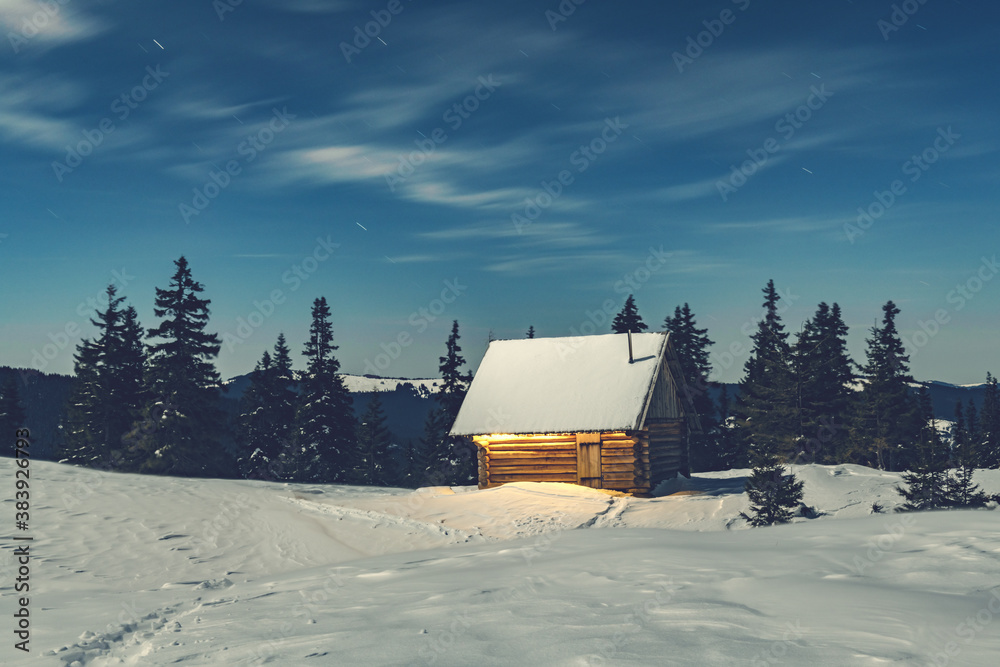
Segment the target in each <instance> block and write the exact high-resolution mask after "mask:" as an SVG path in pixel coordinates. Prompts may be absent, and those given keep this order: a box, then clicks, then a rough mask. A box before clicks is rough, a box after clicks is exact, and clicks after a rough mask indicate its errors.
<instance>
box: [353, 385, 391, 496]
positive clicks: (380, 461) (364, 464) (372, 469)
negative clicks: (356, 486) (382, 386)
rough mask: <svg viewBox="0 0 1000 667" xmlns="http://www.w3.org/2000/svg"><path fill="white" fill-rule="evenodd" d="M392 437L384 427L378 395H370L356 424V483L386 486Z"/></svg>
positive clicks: (382, 411)
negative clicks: (357, 462)
mask: <svg viewBox="0 0 1000 667" xmlns="http://www.w3.org/2000/svg"><path fill="white" fill-rule="evenodd" d="M391 444H392V436H391V435H390V434H389V429H388V428H387V427H386V425H385V412H384V410H383V408H382V401H381V400H380V399H379V397H378V393H377V392H376V393H375V394H373V395H372V398H371V400H370V401H369V402H368V407H367V408H366V409H365V412H364V414H363V415H361V419H360V420H359V423H358V450H359V452H360V456H359V468H358V475H357V481H358V483H360V484H371V485H375V486H386V485H388V484H389V483H390V481H391V479H390V478H391V476H392V470H391V458H390V454H389V447H390V445H391Z"/></svg>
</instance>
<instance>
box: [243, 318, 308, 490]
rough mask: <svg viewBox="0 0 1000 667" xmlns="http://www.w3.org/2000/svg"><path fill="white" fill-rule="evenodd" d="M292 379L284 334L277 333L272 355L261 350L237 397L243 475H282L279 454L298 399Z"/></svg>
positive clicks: (256, 477)
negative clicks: (261, 355)
mask: <svg viewBox="0 0 1000 667" xmlns="http://www.w3.org/2000/svg"><path fill="white" fill-rule="evenodd" d="M294 382H295V378H294V374H293V371H292V360H291V355H290V353H289V349H288V345H287V344H286V342H285V335H284V334H278V342H277V343H276V344H275V346H274V356H273V357H272V356H271V355H270V354H269V353H268V352H266V351H265V352H264V355H263V357H261V360H260V362H258V364H257V366H256V367H255V368H254V370H253V372H252V373H251V374H250V386H249V387H247V390H246V391H245V392H244V394H243V397H242V398H241V399H240V415H239V417H238V419H237V464H238V465H239V468H240V474H241V475H243V476H244V477H248V478H254V479H269V480H273V479H276V478H278V477H283V476H284V473H285V467H286V462H285V461H283V460H282V456H283V454H284V449H285V447H286V446H287V445H288V443H289V440H290V438H291V434H292V423H293V421H294V418H295V402H296V400H297V395H296V393H295V391H294V389H293V384H294Z"/></svg>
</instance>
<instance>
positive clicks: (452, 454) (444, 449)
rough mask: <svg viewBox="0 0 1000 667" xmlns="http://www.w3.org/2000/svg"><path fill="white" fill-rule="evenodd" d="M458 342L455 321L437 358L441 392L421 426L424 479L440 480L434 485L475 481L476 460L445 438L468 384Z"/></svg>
mask: <svg viewBox="0 0 1000 667" xmlns="http://www.w3.org/2000/svg"><path fill="white" fill-rule="evenodd" d="M459 338H460V336H459V334H458V320H455V321H453V322H452V325H451V334H450V335H449V336H448V341H447V343H446V353H445V356H443V357H439V365H438V370H439V371H440V373H441V388H440V389H439V390H438V393H437V394H436V395H435V400H436V401H437V406H436V407H435V408H432V409H431V411H430V413H429V414H428V415H427V419H426V421H425V423H424V438H423V444H424V448H425V451H426V455H427V467H426V469H425V477H426V478H427V479H428V480H431V481H433V480H434V479H440V481H437V482H433V483H436V484H469V483H470V482H471V481H472V480H474V479H475V470H476V457H475V455H474V450H473V449H472V446H471V445H470V443H469V442H468V441H467V440H466V439H465V438H461V437H452V436H450V435H449V431H450V430H451V427H452V424H454V423H455V419H456V418H457V417H458V411H459V410H460V409H461V407H462V401H464V400H465V394H466V392H468V390H469V385H470V384H471V382H472V372H471V371H469V372H467V373H462V371H461V368H462V366H463V365H464V364H465V358H464V357H462V356H461V355H460V354H459V353H460V352H461V351H462V348H461V347H459V345H458V339H459ZM425 483H426V480H425Z"/></svg>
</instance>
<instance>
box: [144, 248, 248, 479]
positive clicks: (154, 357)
mask: <svg viewBox="0 0 1000 667" xmlns="http://www.w3.org/2000/svg"><path fill="white" fill-rule="evenodd" d="M174 265H175V266H176V267H177V269H176V271H175V272H174V275H173V276H172V277H171V279H170V284H169V286H168V287H167V288H166V289H160V288H156V300H155V307H154V309H153V313H154V314H155V315H156V317H160V318H163V321H162V322H160V324H159V325H158V326H156V327H153V328H151V329H149V331H148V332H147V334H146V336H147V338H149V339H150V340H153V341H154V342H153V343H152V344H151V345H150V346H149V372H148V374H147V381H146V387H147V391H148V392H149V395H150V398H149V399H148V401H147V404H146V407H145V409H144V410H143V414H142V420H141V423H139V424H137V425H136V427H135V428H134V431H133V436H132V437H134V439H135V441H136V444H137V446H138V447H139V449H140V450H141V451H142V452H143V454H144V457H145V460H144V461H143V462H142V466H141V469H142V470H143V471H145V472H152V473H159V474H169V475H186V476H213V475H216V476H219V475H227V474H229V473H230V472H231V465H232V463H231V461H230V460H229V458H228V456H227V454H226V452H225V450H224V448H223V442H222V441H223V437H224V436H225V431H224V427H223V424H224V415H223V413H222V411H221V409H220V407H219V400H220V398H219V386H220V382H219V374H218V372H217V371H216V370H215V364H214V362H213V360H214V359H215V358H216V357H217V356H218V355H219V349H220V347H221V343H220V341H219V337H218V336H217V335H216V334H211V333H208V332H207V331H205V329H206V327H207V326H208V319H209V309H208V306H209V304H210V303H211V301H210V300H209V299H203V298H201V297H200V296H199V295H200V294H201V293H202V292H203V291H204V286H203V285H202V284H201V283H199V282H197V281H195V280H194V278H193V277H192V275H191V268H190V266H189V265H188V261H187V259H185V258H184V257H183V256H182V257H181V258H180V259H178V260H176V261H175V262H174Z"/></svg>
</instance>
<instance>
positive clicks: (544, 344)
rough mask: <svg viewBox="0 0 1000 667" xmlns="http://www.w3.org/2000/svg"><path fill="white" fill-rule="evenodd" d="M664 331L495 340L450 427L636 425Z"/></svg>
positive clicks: (570, 429) (519, 429)
mask: <svg viewBox="0 0 1000 667" xmlns="http://www.w3.org/2000/svg"><path fill="white" fill-rule="evenodd" d="M666 344H667V335H666V334H663V333H643V334H632V350H633V358H634V362H633V363H631V364H630V363H629V360H628V337H627V336H626V335H625V334H607V335H602V336H570V337H564V338H532V339H523V340H496V341H493V342H492V343H490V347H489V349H487V350H486V356H484V357H483V361H482V363H481V364H480V366H479V370H478V371H477V373H476V376H475V379H474V380H473V381H472V386H471V387H470V388H469V392H468V394H467V395H466V397H465V402H464V403H463V404H462V409H461V410H460V411H459V413H458V418H457V419H456V420H455V424H454V426H453V427H452V429H451V432H452V434H453V435H484V434H488V433H574V432H586V431H617V430H626V429H628V430H638V429H640V428H642V420H643V417H644V416H645V411H646V405H647V403H648V399H649V395H650V393H651V392H652V389H653V383H654V382H655V380H656V373H657V369H658V368H659V367H660V365H661V361H662V359H663V354H664V350H665V349H666Z"/></svg>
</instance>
